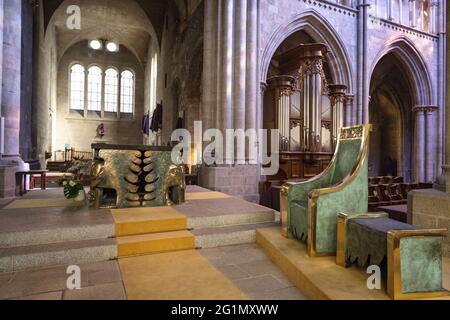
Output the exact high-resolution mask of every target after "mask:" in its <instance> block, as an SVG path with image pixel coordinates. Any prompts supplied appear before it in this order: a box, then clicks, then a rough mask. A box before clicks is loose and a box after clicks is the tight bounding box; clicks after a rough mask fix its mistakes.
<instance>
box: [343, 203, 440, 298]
mask: <svg viewBox="0 0 450 320" xmlns="http://www.w3.org/2000/svg"><path fill="white" fill-rule="evenodd" d="M446 233H447V230H445V229H433V230H420V229H417V228H416V227H414V226H412V225H409V224H406V223H402V222H398V221H396V220H392V219H389V218H388V214H387V213H384V212H380V213H364V214H352V215H347V214H344V213H341V214H339V217H338V230H337V254H336V263H337V264H338V265H340V266H343V267H349V266H351V265H352V264H357V265H359V266H360V267H366V266H369V265H380V264H381V262H382V261H383V260H384V259H386V260H387V291H388V295H389V296H390V297H391V298H392V299H395V300H403V299H419V298H433V297H440V296H446V295H448V292H447V291H446V290H444V289H443V287H442V241H443V238H444V237H445V235H446Z"/></svg>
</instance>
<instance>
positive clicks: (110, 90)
mask: <svg viewBox="0 0 450 320" xmlns="http://www.w3.org/2000/svg"><path fill="white" fill-rule="evenodd" d="M118 96H119V73H118V72H117V71H116V70H115V69H112V68H110V69H108V70H106V72H105V112H117V105H118V103H119V101H118V100H117V99H118Z"/></svg>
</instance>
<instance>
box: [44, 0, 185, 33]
mask: <svg viewBox="0 0 450 320" xmlns="http://www.w3.org/2000/svg"><path fill="white" fill-rule="evenodd" d="M64 1H65V0H43V6H44V20H45V27H46V28H47V26H48V24H49V23H50V20H51V18H52V16H53V14H54V13H55V11H56V10H57V9H58V8H59V7H60V6H61V4H63V2H64ZM91 1H92V2H95V0H91ZM77 2H78V1H71V4H76V3H77ZM104 2H108V0H104ZM122 2H123V3H124V4H130V3H132V2H136V3H138V4H139V6H140V7H141V8H142V10H143V11H144V12H145V13H146V15H147V17H148V19H149V20H150V22H151V24H152V25H153V28H154V29H155V32H156V35H157V36H158V40H159V41H160V40H161V36H162V31H163V28H164V19H165V13H166V9H167V6H168V1H167V0H150V1H149V0H122ZM177 2H178V1H177ZM177 8H178V9H179V10H183V8H182V6H177Z"/></svg>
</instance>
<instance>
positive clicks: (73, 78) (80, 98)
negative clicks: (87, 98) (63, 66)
mask: <svg viewBox="0 0 450 320" xmlns="http://www.w3.org/2000/svg"><path fill="white" fill-rule="evenodd" d="M84 77H85V74H84V67H83V66H82V65H81V64H74V65H73V66H72V68H70V109H72V110H84Z"/></svg>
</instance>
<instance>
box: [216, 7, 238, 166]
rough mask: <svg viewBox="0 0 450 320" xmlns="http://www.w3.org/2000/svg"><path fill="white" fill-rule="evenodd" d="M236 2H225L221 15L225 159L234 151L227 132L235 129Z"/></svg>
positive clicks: (221, 119)
mask: <svg viewBox="0 0 450 320" xmlns="http://www.w3.org/2000/svg"><path fill="white" fill-rule="evenodd" d="M234 2H235V1H234V0H223V1H222V2H221V3H222V8H221V11H222V15H221V21H222V24H221V34H222V39H221V41H220V55H221V74H220V77H221V78H220V88H219V90H220V113H219V114H220V118H219V123H218V127H217V128H220V129H221V130H222V133H223V135H224V142H225V148H224V152H225V155H224V158H226V157H227V154H230V153H231V152H232V151H233V150H232V149H230V147H231V144H230V143H227V139H226V135H225V133H226V130H227V129H232V128H233V124H234V123H233V120H234V119H233V113H234V111H233V110H234V106H233V94H234V92H233V67H234V63H233V61H234V60H233V54H234V50H233V44H234V43H233V38H234V37H233V36H234V32H233V31H234Z"/></svg>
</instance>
